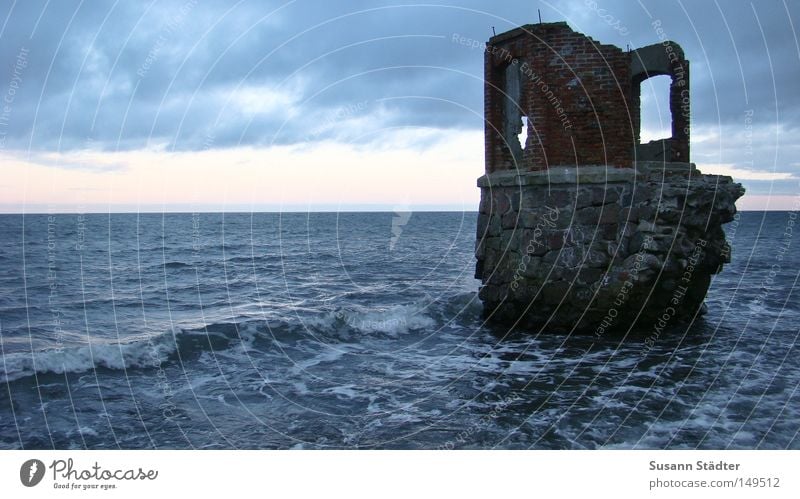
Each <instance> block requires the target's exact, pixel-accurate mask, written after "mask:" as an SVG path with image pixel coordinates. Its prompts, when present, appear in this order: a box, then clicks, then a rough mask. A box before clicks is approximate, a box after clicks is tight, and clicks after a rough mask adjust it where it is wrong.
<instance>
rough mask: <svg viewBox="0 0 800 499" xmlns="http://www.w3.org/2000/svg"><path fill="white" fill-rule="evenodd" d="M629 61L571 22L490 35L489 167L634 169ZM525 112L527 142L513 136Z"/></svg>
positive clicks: (492, 169)
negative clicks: (601, 166) (603, 166)
mask: <svg viewBox="0 0 800 499" xmlns="http://www.w3.org/2000/svg"><path fill="white" fill-rule="evenodd" d="M630 60H631V59H630V54H629V53H627V52H625V51H623V50H621V49H619V48H618V47H615V46H613V45H602V44H600V43H598V42H596V41H595V40H593V39H591V38H589V37H587V36H585V35H583V34H581V33H577V32H575V31H573V30H572V29H570V28H569V26H567V24H566V23H546V24H535V25H527V26H523V27H521V28H517V29H515V30H512V31H509V32H507V33H503V34H500V35H497V36H495V37H493V38H491V39H490V40H489V42H488V43H487V48H486V53H485V59H484V74H485V102H484V103H485V109H484V113H485V117H486V123H485V132H486V133H485V147H486V171H487V172H495V171H501V170H515V169H516V170H521V171H535V170H543V169H547V168H550V167H557V166H576V165H615V166H617V167H630V166H631V165H632V161H633V150H634V142H633V141H634V137H635V134H634V131H633V128H632V126H633V122H632V121H631V111H630V109H629V107H630V92H631V88H632V87H631V84H630V81H631V79H630V69H631V64H630ZM517 82H518V83H517ZM517 89H518V90H517ZM522 116H525V117H526V118H527V121H528V131H527V137H528V138H527V141H526V144H519V142H518V141H517V140H516V134H517V133H518V129H519V125H520V123H521V120H520V118H521V117H522Z"/></svg>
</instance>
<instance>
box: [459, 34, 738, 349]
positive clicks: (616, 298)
mask: <svg viewBox="0 0 800 499" xmlns="http://www.w3.org/2000/svg"><path fill="white" fill-rule="evenodd" d="M657 75H668V76H669V77H670V78H671V85H670V96H669V102H670V112H671V115H672V136H671V137H670V138H667V139H663V140H659V141H652V142H649V143H646V144H642V143H640V88H641V83H642V82H643V81H644V80H646V79H647V78H650V77H653V76H657ZM484 76H485V83H484V114H485V163H486V174H485V175H484V176H482V177H481V178H479V179H478V187H479V188H480V189H481V202H480V210H479V211H480V213H479V216H478V230H477V244H476V252H475V253H476V257H477V265H476V272H475V274H476V275H475V276H476V278H478V279H480V280H481V288H480V292H479V296H480V299H481V301H482V302H483V306H484V313H485V316H486V317H487V319H489V320H491V321H495V322H501V323H504V324H508V325H510V326H513V327H520V328H524V329H527V330H532V331H539V330H542V331H564V332H572V331H575V332H589V333H593V334H595V335H598V336H600V335H602V334H605V333H606V332H608V331H612V330H620V329H622V330H630V329H634V330H638V329H641V328H644V327H647V328H650V329H652V328H658V329H659V330H661V329H663V328H666V327H669V326H670V325H674V324H677V323H680V322H685V321H691V320H694V319H695V318H696V317H697V316H698V315H699V314H701V313H702V311H703V300H704V299H705V296H706V292H707V290H708V288H709V285H710V282H711V276H712V275H713V274H715V273H718V272H720V271H721V270H722V266H723V264H724V263H727V262H729V261H730V248H729V246H728V244H727V242H726V240H725V234H724V232H723V230H722V224H724V223H726V222H729V221H731V220H732V219H733V216H734V214H735V213H736V205H735V202H736V200H737V199H738V198H739V197H741V196H742V194H743V193H744V189H743V188H742V186H741V185H740V184H737V183H734V182H733V180H732V179H731V178H730V177H725V176H719V175H704V174H702V173H701V172H700V171H699V170H698V169H697V168H696V167H695V165H694V164H693V163H690V159H689V137H690V135H689V134H690V130H689V123H690V93H689V61H687V60H686V58H685V56H684V53H683V50H682V49H681V47H680V46H679V45H678V44H677V43H674V42H672V41H668V40H664V41H662V42H660V43H657V44H655V45H650V46H647V47H643V48H639V49H636V50H629V51H626V50H622V49H620V48H618V47H616V46H613V45H603V44H600V43H598V42H596V41H595V40H593V39H591V38H589V37H587V36H585V35H583V34H581V33H577V32H575V31H573V30H572V29H570V28H569V26H568V25H567V24H566V23H563V22H561V23H544V24H535V25H526V26H522V27H520V28H517V29H514V30H511V31H508V32H506V33H502V34H499V35H496V36H494V37H492V38H491V39H490V40H489V41H488V42H487V45H486V51H485V54H484Z"/></svg>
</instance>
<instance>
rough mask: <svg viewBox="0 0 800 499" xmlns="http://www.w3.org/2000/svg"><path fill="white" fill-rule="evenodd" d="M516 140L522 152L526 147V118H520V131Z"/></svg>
mask: <svg viewBox="0 0 800 499" xmlns="http://www.w3.org/2000/svg"><path fill="white" fill-rule="evenodd" d="M517 139H518V140H519V146H520V147H521V148H522V150H523V151H524V150H525V146H527V145H528V117H527V116H523V117H522V129H521V130H520V132H519V134H517Z"/></svg>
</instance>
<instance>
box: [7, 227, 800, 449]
mask: <svg viewBox="0 0 800 499" xmlns="http://www.w3.org/2000/svg"><path fill="white" fill-rule="evenodd" d="M796 218H797V212H742V213H739V214H738V215H737V216H736V219H735V220H734V221H733V222H731V223H729V224H727V225H726V226H725V230H726V233H727V235H728V238H729V240H730V242H731V246H732V255H731V258H732V261H731V263H730V264H728V265H727V266H726V267H725V269H724V271H723V272H722V273H721V274H718V275H717V276H715V277H714V279H713V281H712V284H711V288H710V290H709V293H708V296H707V300H706V304H707V313H706V314H705V315H704V316H702V317H699V318H698V319H697V320H695V321H694V322H693V323H691V324H670V325H669V326H668V327H667V328H665V329H664V330H663V331H658V332H657V334H656V335H655V336H654V335H653V334H648V332H647V331H644V332H643V333H644V334H629V335H625V334H621V335H603V336H601V337H596V336H594V335H591V334H589V335H563V334H555V333H553V332H550V331H547V330H535V331H509V330H508V329H507V328H505V327H502V326H497V325H493V324H487V323H485V321H484V318H483V314H482V307H481V303H480V301H479V299H478V296H477V291H478V286H479V282H478V281H477V280H475V279H474V267H475V259H474V256H473V250H474V245H475V228H476V222H477V214H476V213H472V212H466V213H461V212H448V213H445V212H438V213H436V212H385V213H347V212H344V213H342V212H340V213H164V214H162V213H149V214H145V213H142V214H135V213H134V214H34V215H2V216H0V448H3V449H330V448H333V449H599V448H616V449H667V448H668V449H695V448H701V449H786V448H791V449H800V437H798V433H799V432H800V393H798V386H800V348H798V335H799V334H800V300H798V293H797V292H796V291H795V290H796V288H797V280H798V276H800V274H799V271H800V257H798V251H797V249H798V242H797V241H793V238H799V237H800V232H798V225H797V224H796V223H795V222H796V221H797V220H796ZM648 338H649V339H650V341H649V342H648V340H647V339H648Z"/></svg>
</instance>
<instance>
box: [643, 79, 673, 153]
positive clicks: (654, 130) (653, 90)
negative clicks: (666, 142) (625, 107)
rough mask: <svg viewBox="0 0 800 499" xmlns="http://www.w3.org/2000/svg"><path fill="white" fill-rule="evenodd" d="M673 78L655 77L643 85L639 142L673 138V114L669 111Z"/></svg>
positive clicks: (645, 81)
mask: <svg viewBox="0 0 800 499" xmlns="http://www.w3.org/2000/svg"><path fill="white" fill-rule="evenodd" d="M671 83H672V78H670V77H669V76H667V75H659V76H653V77H650V78H648V79H646V80H644V81H643V82H642V83H641V107H640V113H639V116H640V118H641V122H640V123H641V124H640V130H641V132H640V134H639V137H640V138H639V142H641V143H642V144H644V143H647V142H650V141H651V140H660V139H668V138H670V137H671V136H672V113H671V112H670V109H669V87H670V84H671Z"/></svg>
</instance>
